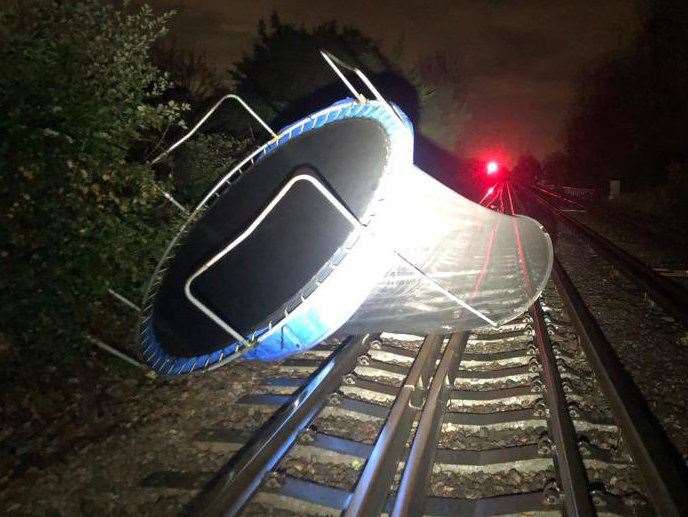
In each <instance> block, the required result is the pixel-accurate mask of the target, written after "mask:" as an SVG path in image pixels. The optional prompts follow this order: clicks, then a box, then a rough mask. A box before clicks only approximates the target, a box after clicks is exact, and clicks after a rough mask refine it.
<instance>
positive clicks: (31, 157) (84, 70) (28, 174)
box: [0, 0, 186, 357]
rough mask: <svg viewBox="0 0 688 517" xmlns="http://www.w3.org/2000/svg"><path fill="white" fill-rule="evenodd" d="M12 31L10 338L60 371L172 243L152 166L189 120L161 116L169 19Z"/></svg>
mask: <svg viewBox="0 0 688 517" xmlns="http://www.w3.org/2000/svg"><path fill="white" fill-rule="evenodd" d="M0 17H1V18H2V19H1V20H0V27H2V30H1V32H0V63H1V64H2V70H3V73H2V76H0V111H2V113H3V117H2V118H1V119H0V170H1V171H2V174H1V176H0V204H1V205H2V206H3V208H4V210H3V211H2V214H1V215H0V217H1V218H2V219H1V224H0V228H1V229H0V232H1V233H0V255H1V256H2V263H1V274H2V278H3V279H4V280H3V285H2V286H1V287H2V288H1V289H0V320H1V321H2V322H3V327H2V329H0V331H1V332H3V333H5V334H6V335H7V337H8V338H9V340H10V341H11V342H13V343H14V345H15V347H17V348H19V349H20V350H19V351H20V352H32V353H33V352H36V351H39V352H40V353H45V354H52V355H53V357H58V356H60V355H62V354H64V353H65V352H66V350H67V347H68V346H78V345H79V343H80V342H81V339H80V337H81V333H82V330H83V329H84V328H85V327H88V326H89V325H93V318H94V311H95V309H96V308H97V307H98V304H97V303H96V302H97V301H98V300H101V299H102V298H103V295H104V293H105V292H106V289H107V288H108V287H109V286H110V285H115V286H118V287H120V288H121V289H124V287H123V286H140V285H143V282H144V279H145V277H146V275H147V274H148V273H149V262H150V261H151V260H152V257H153V256H156V255H157V254H158V253H159V247H160V244H161V243H162V242H164V241H166V240H167V238H168V237H169V234H170V233H171V231H172V230H171V225H170V224H169V223H170V222H172V221H171V219H172V217H171V216H169V215H167V211H166V209H165V208H164V207H161V206H162V201H163V200H162V198H161V196H160V194H159V191H158V188H159V187H158V183H157V182H156V178H155V177H154V173H153V172H152V170H151V169H150V168H149V167H147V166H146V165H143V164H142V163H140V162H141V161H142V160H140V155H141V150H143V149H145V148H146V147H147V146H148V145H149V143H150V142H151V141H152V139H153V138H155V137H158V135H159V133H160V132H161V131H163V130H164V129H165V128H166V127H168V126H170V125H173V124H179V123H180V112H181V111H183V110H184V109H186V106H183V105H179V104H177V103H175V102H169V103H165V104H161V103H158V101H157V99H158V98H159V97H160V95H161V94H162V93H163V92H164V91H165V90H166V89H167V88H168V87H169V81H168V79H167V76H166V75H165V74H164V73H163V72H161V71H160V70H158V69H157V68H156V67H155V66H153V65H152V64H151V61H150V58H149V50H150V48H151V45H152V44H153V43H154V41H155V40H156V39H158V38H160V37H161V36H162V35H163V34H164V33H165V31H166V29H165V24H166V22H167V20H168V18H169V14H166V15H163V16H159V17H156V16H154V15H153V14H152V12H151V10H150V8H148V7H146V6H144V7H141V8H139V9H137V10H135V11H130V10H128V9H127V6H126V5H125V7H124V8H123V9H121V10H118V9H115V8H113V7H112V6H107V5H103V4H102V3H101V2H100V1H98V0H82V1H79V2H53V1H49V0H35V1H32V2H26V3H24V2H15V3H13V4H10V5H9V6H6V7H4V11H3V12H2V13H1V14H0ZM136 158H139V159H138V160H137V159H136ZM163 185H164V184H163ZM156 247H157V249H156ZM5 282H7V284H5ZM135 290H136V288H132V287H129V288H128V294H130V295H135V294H136V293H135Z"/></svg>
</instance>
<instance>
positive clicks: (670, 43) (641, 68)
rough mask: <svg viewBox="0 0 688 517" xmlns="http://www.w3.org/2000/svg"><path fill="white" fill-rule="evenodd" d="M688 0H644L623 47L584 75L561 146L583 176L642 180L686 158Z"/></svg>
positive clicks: (659, 177)
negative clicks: (635, 29)
mask: <svg viewBox="0 0 688 517" xmlns="http://www.w3.org/2000/svg"><path fill="white" fill-rule="evenodd" d="M687 89H688V5H687V4H686V3H685V2H682V1H677V0H671V1H666V0H664V1H650V2H648V4H647V10H646V13H645V22H644V26H643V30H642V31H641V33H640V35H639V36H638V38H637V39H636V41H635V42H634V43H633V45H632V46H631V47H630V48H629V49H627V50H626V51H625V52H624V53H622V54H621V55H618V56H616V57H614V58H613V59H611V60H609V61H607V62H606V63H603V64H601V65H600V66H599V67H597V68H596V69H595V70H594V71H593V72H592V73H590V74H588V75H587V76H585V77H583V78H582V80H581V82H580V86H579V89H578V95H577V101H576V108H575V109H574V110H573V112H572V113H571V116H570V119H569V122H568V126H567V137H566V151H567V153H568V155H569V158H570V161H571V164H572V167H573V168H574V169H575V170H576V171H578V172H579V174H581V175H582V176H586V177H588V178H594V179H596V180H598V181H600V180H601V181H605V180H607V179H610V178H620V179H624V180H627V181H626V184H627V185H628V184H629V183H630V184H631V185H636V186H646V185H648V184H656V183H659V182H662V181H663V180H665V179H666V176H667V171H668V168H669V166H670V165H671V164H673V163H686V162H688V150H687V148H686V145H685V138H686V135H687V134H688V96H687V95H686V91H687Z"/></svg>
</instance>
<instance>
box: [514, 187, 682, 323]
mask: <svg viewBox="0 0 688 517" xmlns="http://www.w3.org/2000/svg"><path fill="white" fill-rule="evenodd" d="M523 190H524V191H525V192H526V193H527V194H529V195H530V197H532V198H534V199H535V200H536V201H537V202H538V203H539V204H540V205H541V206H542V207H543V208H545V209H546V210H547V211H549V212H550V214H552V215H553V216H554V217H555V218H556V219H558V220H560V221H562V222H563V223H564V224H566V225H567V226H568V227H569V228H570V229H572V230H573V231H574V232H575V233H576V234H577V235H579V236H580V237H582V238H583V239H584V240H585V241H587V242H588V243H589V244H590V245H591V246H592V247H593V248H594V249H595V250H596V251H597V252H598V253H600V254H601V255H602V256H604V257H605V258H606V259H607V260H609V262H611V263H612V264H613V265H614V266H615V267H617V268H618V269H619V270H620V271H621V272H623V273H625V274H626V275H627V276H628V277H629V278H630V279H631V280H632V281H633V282H635V283H636V284H638V285H639V286H640V287H641V288H642V289H644V290H645V291H646V292H647V293H648V294H649V296H650V297H651V298H652V299H654V300H655V301H656V302H657V303H658V304H659V305H661V306H662V307H663V308H664V309H665V310H666V311H667V312H669V313H670V314H672V315H673V316H674V317H675V318H677V319H678V320H679V321H681V322H682V323H683V324H684V325H686V326H688V290H686V289H685V288H684V287H682V286H680V285H679V284H677V283H676V282H673V281H671V280H669V279H667V278H666V277H664V276H662V275H661V274H659V273H657V272H656V271H655V270H654V269H652V268H651V267H650V266H648V265H647V264H645V263H643V262H641V261H640V260H638V259H637V258H635V257H634V256H632V255H630V254H628V253H626V252H625V251H623V250H622V249H621V248H619V247H618V246H617V245H615V244H614V243H613V242H611V241H610V240H608V239H606V238H605V237H602V236H601V235H599V234H598V233H596V232H594V231H593V230H591V229H590V228H588V227H587V226H585V225H584V224H582V223H580V222H578V221H576V220H575V219H574V218H572V217H569V216H568V215H566V214H564V213H563V212H562V211H561V210H559V209H557V208H556V207H554V206H552V204H550V203H549V202H548V201H547V200H545V199H543V198H542V197H541V196H539V195H538V194H537V193H535V192H533V191H532V190H530V189H528V188H523Z"/></svg>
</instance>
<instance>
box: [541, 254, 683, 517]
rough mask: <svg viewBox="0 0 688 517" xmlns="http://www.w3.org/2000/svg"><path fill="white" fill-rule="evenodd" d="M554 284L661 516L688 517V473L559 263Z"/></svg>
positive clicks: (556, 263)
mask: <svg viewBox="0 0 688 517" xmlns="http://www.w3.org/2000/svg"><path fill="white" fill-rule="evenodd" d="M552 271H553V278H554V284H555V286H556V288H557V291H558V292H559V295H560V296H561V297H562V299H563V300H564V303H565V305H566V309H567V312H568V313H569V315H570V316H571V319H572V322H573V324H574V327H575V328H576V330H577V333H578V335H579V337H580V343H581V347H582V348H583V351H584V352H585V355H586V357H587V359H588V362H589V363H590V365H591V367H592V369H593V371H594V372H595V376H596V377H597V380H598V382H599V383H600V387H601V388H602V391H603V392H604V394H605V396H606V397H607V400H608V401H609V404H610V406H611V408H612V411H613V413H614V415H615V416H616V419H617V420H618V422H619V424H620V427H621V432H622V433H623V437H624V440H625V442H626V444H627V446H628V448H629V450H630V453H631V456H632V457H633V459H634V460H635V462H636V464H637V465H638V468H639V470H640V472H641V475H642V477H643V480H644V481H645V485H646V488H647V495H648V496H649V497H650V499H651V500H652V502H653V504H654V506H655V508H656V509H657V511H658V513H659V514H660V515H677V516H678V515H688V468H686V464H685V462H684V461H683V458H682V457H681V455H680V454H679V452H678V451H677V450H676V448H675V447H674V446H673V445H672V443H671V441H670V440H669V438H668V437H667V436H666V433H665V432H664V430H663V429H662V426H661V425H660V423H659V422H658V421H657V419H656V418H655V416H654V415H653V414H652V412H651V411H650V409H649V407H648V406H647V403H646V402H645V399H644V398H643V396H642V394H641V393H640V390H639V389H638V387H637V386H636V385H635V383H634V382H633V379H632V378H631V376H630V375H629V374H628V373H627V372H626V370H625V369H624V367H623V365H622V364H621V361H620V360H619V358H618V356H617V355H616V353H615V352H614V350H613V348H612V347H611V345H610V344H609V342H608V341H607V338H606V337H605V335H604V333H603V332H602V330H601V329H600V327H599V325H598V324H597V321H596V320H595V318H594V316H593V315H592V314H591V313H590V310H589V309H588V308H587V306H586V305H585V302H583V299H582V298H581V296H580V294H579V293H578V291H577V290H576V287H575V286H574V285H573V282H572V281H571V279H570V278H569V276H568V274H567V273H566V271H565V270H564V268H563V267H562V266H561V264H560V263H559V261H558V260H557V259H556V257H555V259H554V267H553V270H552Z"/></svg>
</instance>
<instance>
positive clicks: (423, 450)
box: [391, 332, 469, 516]
mask: <svg viewBox="0 0 688 517" xmlns="http://www.w3.org/2000/svg"><path fill="white" fill-rule="evenodd" d="M468 335H469V333H468V332H463V333H455V334H452V336H451V338H450V339H449V342H448V343H447V346H446V347H445V350H444V353H443V354H442V359H441V360H440V364H439V366H438V367H437V370H436V371H435V374H434V376H433V378H432V382H431V383H430V388H429V390H428V395H427V397H426V399H425V404H424V406H423V411H422V413H421V416H420V420H419V422H418V428H417V429H416V435H415V436H414V438H413V444H412V445H411V451H410V453H409V456H408V459H407V460H406V465H405V467H404V474H403V476H402V478H401V483H400V485H399V490H398V491H397V497H396V500H395V502H394V509H393V511H392V513H391V515H392V516H402V515H422V514H423V509H424V506H425V497H426V489H427V484H428V481H429V477H430V475H432V464H433V461H434V456H435V452H436V450H437V437H438V435H439V432H440V428H441V421H442V417H443V416H444V413H445V411H446V407H447V401H448V400H449V395H450V392H451V390H452V388H453V386H454V379H455V378H456V372H457V370H458V369H459V364H460V363H461V358H462V355H463V352H464V350H465V348H466V343H467V342H468Z"/></svg>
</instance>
